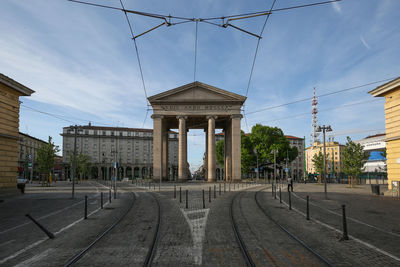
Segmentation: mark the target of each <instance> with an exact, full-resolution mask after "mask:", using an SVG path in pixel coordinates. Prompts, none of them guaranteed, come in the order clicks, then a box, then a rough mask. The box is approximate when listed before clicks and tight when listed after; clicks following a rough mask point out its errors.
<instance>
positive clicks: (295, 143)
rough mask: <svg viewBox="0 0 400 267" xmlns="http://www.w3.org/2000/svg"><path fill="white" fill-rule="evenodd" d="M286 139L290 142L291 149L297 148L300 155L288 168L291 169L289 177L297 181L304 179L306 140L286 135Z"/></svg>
mask: <svg viewBox="0 0 400 267" xmlns="http://www.w3.org/2000/svg"><path fill="white" fill-rule="evenodd" d="M285 137H286V139H288V140H289V144H290V147H296V148H297V151H298V155H297V157H296V159H295V160H293V161H292V162H291V163H290V164H289V165H288V167H289V168H290V171H289V176H290V177H292V178H293V179H294V180H295V181H299V180H303V179H304V156H305V155H304V144H305V143H304V142H305V140H304V138H300V137H296V136H291V135H285Z"/></svg>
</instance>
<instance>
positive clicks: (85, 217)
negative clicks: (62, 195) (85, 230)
mask: <svg viewBox="0 0 400 267" xmlns="http://www.w3.org/2000/svg"><path fill="white" fill-rule="evenodd" d="M84 219H85V220H86V219H87V196H85V216H84Z"/></svg>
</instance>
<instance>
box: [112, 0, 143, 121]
mask: <svg viewBox="0 0 400 267" xmlns="http://www.w3.org/2000/svg"><path fill="white" fill-rule="evenodd" d="M119 2H120V3H121V6H122V8H123V9H124V10H125V7H124V4H123V3H122V0H119ZM124 14H125V18H126V22H127V23H128V26H129V30H130V32H131V36H132V39H133V43H134V44H135V51H136V58H137V61H138V65H139V70H140V77H141V79H142V85H143V91H144V96H145V98H146V99H145V101H146V115H145V117H144V121H143V124H142V128H143V127H144V124H145V123H146V120H147V115H148V112H149V110H148V108H147V107H148V106H149V103H148V99H147V98H148V97H147V91H146V83H145V82H144V76H143V69H142V63H141V61H140V56H139V50H138V47H137V43H136V38H135V35H134V34H133V29H132V25H131V22H130V20H129V17H128V14H127V13H126V11H124Z"/></svg>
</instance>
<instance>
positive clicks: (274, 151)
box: [271, 149, 278, 184]
mask: <svg viewBox="0 0 400 267" xmlns="http://www.w3.org/2000/svg"><path fill="white" fill-rule="evenodd" d="M276 153H278V149H273V150H272V151H271V154H274V180H275V184H276Z"/></svg>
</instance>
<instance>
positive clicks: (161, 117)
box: [151, 114, 164, 120]
mask: <svg viewBox="0 0 400 267" xmlns="http://www.w3.org/2000/svg"><path fill="white" fill-rule="evenodd" d="M151 118H152V119H153V120H154V119H163V118H164V115H160V114H153V115H151Z"/></svg>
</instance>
